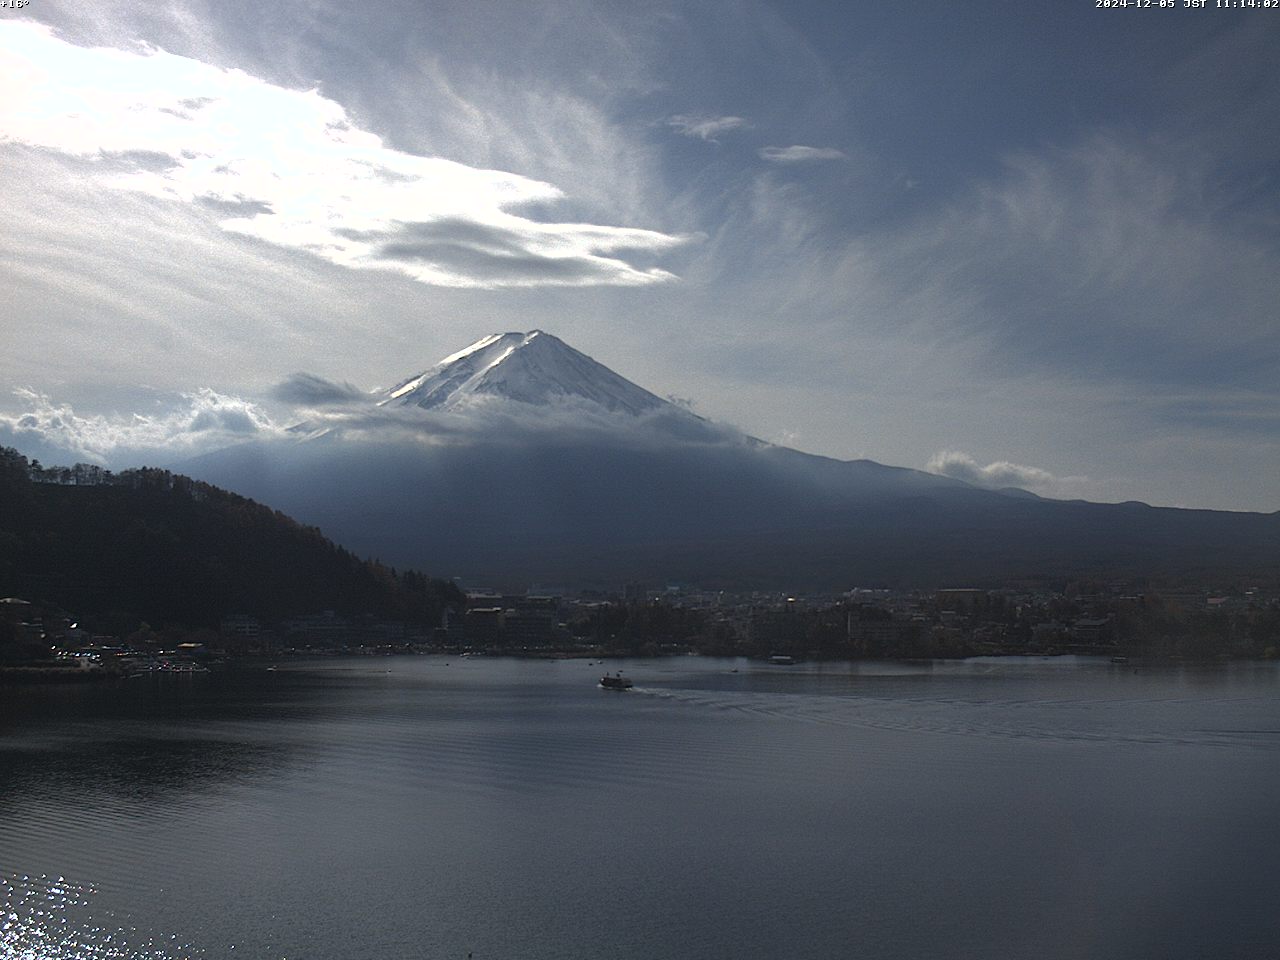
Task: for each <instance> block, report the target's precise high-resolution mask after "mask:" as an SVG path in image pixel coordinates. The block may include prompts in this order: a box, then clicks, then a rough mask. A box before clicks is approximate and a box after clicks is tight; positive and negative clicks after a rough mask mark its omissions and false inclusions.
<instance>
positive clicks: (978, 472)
mask: <svg viewBox="0 0 1280 960" xmlns="http://www.w3.org/2000/svg"><path fill="white" fill-rule="evenodd" d="M925 469H926V470H928V471H929V472H930V473H936V474H940V475H941V476H944V477H952V478H954V479H956V480H963V481H964V482H965V483H972V484H974V485H975V486H979V487H987V488H991V489H999V488H1002V487H1019V488H1021V489H1024V490H1032V491H1038V492H1040V493H1057V494H1061V493H1063V492H1065V490H1066V489H1068V488H1070V487H1073V486H1077V485H1079V484H1081V483H1084V482H1086V481H1087V479H1088V478H1086V477H1056V476H1054V475H1053V474H1052V473H1050V472H1049V471H1048V470H1043V469H1041V468H1040V467H1028V466H1024V465H1022V464H1020V463H1010V462H1009V461H1008V460H997V461H995V462H994V463H988V464H986V465H985V466H984V465H982V464H980V463H978V461H977V460H976V459H974V458H973V457H972V456H970V455H969V454H967V453H964V452H962V451H960V450H941V451H939V452H938V453H935V454H934V455H933V456H932V457H930V458H929V463H928V465H927V466H926V467H925Z"/></svg>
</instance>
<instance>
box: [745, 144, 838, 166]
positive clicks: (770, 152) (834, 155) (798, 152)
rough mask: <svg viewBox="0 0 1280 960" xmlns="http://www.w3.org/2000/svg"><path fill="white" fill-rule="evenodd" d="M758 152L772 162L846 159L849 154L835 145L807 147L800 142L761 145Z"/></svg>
mask: <svg viewBox="0 0 1280 960" xmlns="http://www.w3.org/2000/svg"><path fill="white" fill-rule="evenodd" d="M756 152H757V153H758V154H759V155H760V159H762V160H768V161H769V162H770V163H813V162H815V161H821V160H844V159H846V158H847V156H848V155H847V154H846V153H845V152H844V151H843V150H837V149H836V148H835V147H806V146H802V145H800V144H794V145H792V146H790V147H761V148H760V149H759V150H757V151H756Z"/></svg>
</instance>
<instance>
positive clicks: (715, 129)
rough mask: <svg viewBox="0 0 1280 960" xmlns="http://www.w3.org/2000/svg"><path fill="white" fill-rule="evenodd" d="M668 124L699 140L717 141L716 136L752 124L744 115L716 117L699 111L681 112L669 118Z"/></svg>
mask: <svg viewBox="0 0 1280 960" xmlns="http://www.w3.org/2000/svg"><path fill="white" fill-rule="evenodd" d="M667 126H669V127H671V128H672V129H674V130H675V131H676V132H677V133H680V134H683V135H684V136H686V137H693V138H694V139H697V140H707V141H710V142H711V143H717V142H718V141H717V140H716V138H717V137H718V136H720V135H721V134H723V133H729V132H730V131H732V130H745V129H748V128H749V127H750V126H751V124H750V123H748V122H747V121H746V120H745V119H744V118H742V117H716V116H707V115H705V114H697V113H681V114H677V115H676V116H674V117H668V118H667Z"/></svg>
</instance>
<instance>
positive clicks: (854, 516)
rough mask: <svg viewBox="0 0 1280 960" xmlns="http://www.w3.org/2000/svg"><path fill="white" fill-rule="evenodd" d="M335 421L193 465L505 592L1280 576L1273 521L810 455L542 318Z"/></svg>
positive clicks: (349, 536) (357, 538)
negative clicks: (637, 375) (634, 374)
mask: <svg viewBox="0 0 1280 960" xmlns="http://www.w3.org/2000/svg"><path fill="white" fill-rule="evenodd" d="M344 418H345V419H344ZM327 422H328V423H329V424H330V428H328V429H325V430H320V431H315V430H313V431H310V432H309V436H310V437H311V439H307V440H300V441H293V442H275V443H265V444H249V445H243V446H239V447H234V448H230V449H228V450H225V451H222V452H220V453H218V454H214V455H211V456H208V457H205V458H202V459H201V460H199V461H194V462H192V463H190V464H188V465H187V466H186V467H185V469H186V470H187V471H188V472H191V473H193V474H195V475H197V476H200V477H201V478H204V479H208V480H210V481H211V482H215V483H218V484H220V485H222V486H225V487H228V488H230V489H233V490H236V491H237V492H240V493H244V494H246V495H248V496H252V497H254V498H256V499H259V500H262V501H263V502H266V503H270V504H272V505H273V506H276V507H278V508H280V509H283V510H285V511H287V512H288V513H290V514H291V515H293V516H296V517H298V518H300V519H302V520H303V521H304V522H307V523H314V524H317V525H319V526H321V527H322V528H323V529H325V530H326V531H329V532H331V535H333V536H334V537H335V538H336V539H338V540H339V541H340V542H342V543H343V544H344V545H346V546H348V547H350V548H351V549H354V550H356V551H358V552H361V553H364V554H369V555H372V556H376V557H379V558H380V559H382V560H384V561H386V562H390V563H395V564H397V565H411V566H417V567H426V568H428V569H431V570H433V571H439V572H441V573H451V574H456V575H462V576H464V577H467V578H470V579H487V580H490V581H491V582H497V583H503V584H508V585H518V584H519V583H521V582H528V581H533V580H537V581H544V582H545V581H554V582H557V583H566V584H610V583H613V584H616V583H617V582H619V581H620V580H626V579H647V580H655V581H661V580H679V581H685V582H693V583H700V584H705V585H719V586H725V587H781V588H802V587H826V588H830V587H842V586H843V587H848V586H850V585H852V584H854V583H863V584H866V583H888V584H903V585H907V584H914V585H921V586H925V585H937V584H942V583H988V582H994V581H996V580H999V579H1003V578H1012V577H1025V576H1047V577H1053V576H1068V575H1073V574H1095V575H1098V574H1101V575H1116V576H1128V575H1136V576H1149V575H1187V576H1196V577H1211V576H1215V575H1219V574H1221V575H1227V574H1252V573H1258V574H1261V573H1267V572H1276V571H1277V570H1280V514H1276V515H1260V514H1242V513H1223V512H1214V511H1193V510H1173V509H1162V508H1153V507H1149V506H1146V505H1145V504H1136V503H1129V504H1093V503H1085V502H1081V501H1074V502H1062V501H1053V500H1045V499H1042V498H1039V497H1035V496H1032V495H1029V494H1027V493H1025V492H1023V491H991V490H983V489H978V488H976V487H973V486H970V485H968V484H965V483H962V482H960V481H958V480H952V479H949V478H945V477H939V476H935V475H932V474H927V473H923V472H920V471H917V470H908V469H903V468H899V467H890V466H884V465H882V464H878V463H874V462H872V461H869V460H858V461H849V462H844V461H837V460H831V459H828V458H825V457H817V456H812V455H809V454H805V453H801V452H799V451H795V450H790V449H788V448H785V447H779V446H774V445H771V444H767V443H762V442H761V441H758V440H754V439H752V438H750V437H747V436H745V435H744V434H742V433H740V432H738V431H735V430H733V429H729V428H725V427H722V426H719V425H716V424H713V423H709V422H707V421H705V420H702V419H701V418H698V417H696V416H694V415H693V414H691V413H689V412H688V411H686V410H684V409H683V408H681V407H679V406H677V405H674V404H671V403H668V402H667V401H665V400H662V399H661V398H659V397H657V396H655V395H654V394H652V393H649V392H648V391H646V390H644V389H643V388H641V387H639V386H637V385H635V384H633V383H631V382H630V381H628V380H626V379H625V378H623V377H621V376H619V375H618V374H616V373H614V372H613V371H611V370H609V369H608V368H607V367H605V366H603V365H602V364H599V363H597V362H596V361H595V360H592V359H591V358H590V357H587V356H586V355H585V354H582V353H580V352H579V351H577V350H575V349H573V348H572V347H570V346H569V345H568V344H565V343H564V342H563V341H561V340H559V339H557V338H556V337H553V336H551V335H550V334H546V333H542V332H540V331H533V332H532V333H527V334H525V333H506V334H501V335H495V336H490V337H485V338H484V339H482V340H480V341H478V342H477V343H475V344H473V345H472V346H470V347H468V348H467V349H465V350H462V351H460V352H459V353H456V354H453V355H452V356H450V357H447V358H445V360H443V361H441V362H440V363H438V364H436V365H435V366H433V367H430V368H429V369H427V370H425V371H424V372H422V373H420V374H418V375H416V376H414V377H410V378H408V379H407V380H405V381H403V382H402V383H400V384H399V385H398V386H396V387H395V388H393V389H391V390H389V391H387V392H386V393H385V394H382V395H380V396H378V397H375V398H372V399H370V400H369V401H368V404H367V405H366V407H364V408H361V409H357V410H354V411H350V410H348V411H344V413H343V415H342V416H332V415H330V416H329V419H328V421H327ZM352 423H355V424H358V427H359V429H358V430H354V429H350V428H349V426H348V425H349V424H352Z"/></svg>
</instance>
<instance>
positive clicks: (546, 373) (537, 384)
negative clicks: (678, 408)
mask: <svg viewBox="0 0 1280 960" xmlns="http://www.w3.org/2000/svg"><path fill="white" fill-rule="evenodd" d="M484 396H489V397H503V398H505V399H507V400H516V401H519V402H521V403H530V404H538V405H546V404H550V403H553V402H556V401H558V400H562V399H566V398H580V399H584V400H589V401H592V402H593V403H597V404H599V405H600V406H602V407H604V408H605V409H606V410H609V411H612V412H625V413H629V414H632V415H635V414H640V413H644V412H646V411H649V410H654V409H657V408H659V407H662V406H666V405H667V402H666V401H665V400H663V399H661V398H660V397H657V396H655V395H654V394H652V393H650V392H649V391H648V390H645V389H644V388H642V387H639V386H636V384H634V383H632V382H631V381H630V380H627V379H625V378H624V377H620V376H618V374H616V373H614V372H613V371H612V370H610V369H609V368H608V367H606V366H604V365H603V364H601V363H597V362H596V361H595V360H592V359H591V358H590V357H589V356H587V355H586V354H585V353H581V352H579V351H577V350H575V349H573V347H571V346H569V345H568V344H567V343H565V342H564V341H563V340H561V339H560V338H558V337H554V336H552V335H551V334H549V333H543V332H542V331H541V330H532V331H530V332H529V333H503V334H491V335H490V336H487V337H483V338H481V339H480V340H477V341H476V342H475V343H473V344H471V346H469V347H467V348H466V349H464V350H460V351H458V352H457V353H455V354H452V355H451V356H448V357H445V358H444V359H443V360H441V361H440V362H439V363H437V364H436V365H435V366H434V367H431V368H430V369H429V370H425V371H423V372H422V373H420V374H418V375H417V376H413V377H410V378H409V379H408V380H405V381H404V382H402V383H400V384H398V385H397V386H395V387H393V388H392V389H391V390H389V391H387V393H386V395H385V396H384V397H383V399H382V400H380V401H379V405H381V406H386V405H389V404H390V405H396V406H418V407H424V408H426V409H444V410H451V409H456V408H458V407H460V406H463V405H465V404H466V403H467V402H468V401H469V400H472V399H473V398H476V397H484Z"/></svg>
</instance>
